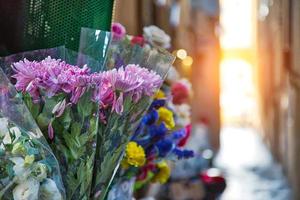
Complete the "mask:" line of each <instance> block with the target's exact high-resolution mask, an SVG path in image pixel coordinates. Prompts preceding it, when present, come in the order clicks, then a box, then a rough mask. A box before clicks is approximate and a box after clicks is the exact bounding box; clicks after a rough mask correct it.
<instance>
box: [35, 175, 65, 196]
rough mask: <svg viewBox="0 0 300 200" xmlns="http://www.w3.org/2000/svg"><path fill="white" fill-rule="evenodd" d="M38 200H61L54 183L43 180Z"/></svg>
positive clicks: (50, 180)
mask: <svg viewBox="0 0 300 200" xmlns="http://www.w3.org/2000/svg"><path fill="white" fill-rule="evenodd" d="M40 199H41V200H62V199H63V198H62V196H61V194H60V191H59V190H58V188H57V186H56V183H55V182H54V181H53V180H52V179H49V178H47V179H45V181H44V182H43V183H42V185H41V187H40Z"/></svg>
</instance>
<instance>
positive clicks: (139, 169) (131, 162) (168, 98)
mask: <svg viewBox="0 0 300 200" xmlns="http://www.w3.org/2000/svg"><path fill="white" fill-rule="evenodd" d="M114 29H115V30H121V31H117V33H118V32H124V31H122V30H124V29H123V28H122V26H121V25H120V24H114V25H113V30H114ZM144 30H145V31H144V32H145V33H144V35H145V36H144V37H128V36H127V38H125V39H124V40H125V42H124V43H123V45H124V46H126V45H128V46H130V45H133V44H135V45H137V46H136V48H137V49H138V48H145V49H151V48H153V46H157V44H163V47H169V46H170V45H169V44H168V42H170V41H169V40H167V41H166V42H163V41H164V40H163V39H161V40H159V42H155V37H154V36H155V35H156V34H155V33H156V32H159V34H157V36H164V35H166V34H165V33H164V32H163V34H162V31H161V30H160V29H158V28H157V27H154V26H151V27H146V28H145V29H144ZM158 30H160V31H158ZM150 33H152V34H153V35H154V36H152V37H151V34H150ZM165 38H168V37H165ZM124 49H126V47H124ZM112 54H113V55H114V56H113V57H115V59H112V60H111V61H110V63H113V62H116V60H118V58H120V57H122V54H126V52H125V53H124V51H119V52H116V51H114V52H112ZM120 55H121V56H120ZM116 63H119V62H118V61H117V62H116ZM163 90H164V91H165V92H163V91H162V90H160V91H158V92H157V93H156V95H155V99H154V102H153V103H152V104H151V106H150V108H149V109H148V111H147V113H146V114H145V115H144V116H143V119H142V121H141V123H140V124H139V126H138V128H137V129H136V131H135V133H134V135H133V136H132V138H131V141H130V142H129V143H128V144H127V146H126V151H125V156H124V158H123V161H122V169H120V170H119V173H118V178H117V179H116V180H115V185H114V187H112V189H111V191H110V193H109V196H108V199H109V200H114V199H118V198H120V197H122V199H131V198H132V192H133V190H132V188H131V187H130V185H133V183H134V182H135V180H137V181H136V183H135V188H136V189H139V188H141V187H142V186H143V185H145V184H147V183H149V182H160V183H162V184H163V183H165V182H166V181H167V180H168V177H169V176H170V168H169V165H168V162H167V161H168V160H176V159H183V158H190V157H192V156H193V151H190V150H186V149H183V148H182V147H183V146H184V144H185V143H186V140H187V138H188V136H189V135H190V131H191V127H190V125H189V123H190V122H188V123H186V122H182V118H181V116H180V115H177V114H176V113H175V110H174V108H175V107H176V106H175V104H173V101H174V100H172V93H173V92H172V89H171V88H170V86H168V84H167V82H166V83H165V84H164V86H163ZM177 96H179V95H177ZM185 98H188V97H185ZM185 100H186V99H185ZM182 101H183V100H182ZM189 117H190V116H189V115H188V118H189ZM184 123H186V124H184ZM124 186H126V187H124ZM126 189H127V190H126Z"/></svg>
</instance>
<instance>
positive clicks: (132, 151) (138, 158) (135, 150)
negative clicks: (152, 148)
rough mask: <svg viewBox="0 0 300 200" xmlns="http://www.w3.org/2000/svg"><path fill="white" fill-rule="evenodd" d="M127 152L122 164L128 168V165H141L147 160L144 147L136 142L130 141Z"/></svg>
mask: <svg viewBox="0 0 300 200" xmlns="http://www.w3.org/2000/svg"><path fill="white" fill-rule="evenodd" d="M125 153H126V154H125V158H124V160H123V162H122V166H123V167H124V168H127V167H128V165H133V166H135V167H141V166H143V165H144V164H145V162H146V156H145V151H144V149H143V147H141V146H140V145H138V144H137V143H136V142H129V143H128V144H127V146H126V151H125ZM127 164H128V165H127Z"/></svg>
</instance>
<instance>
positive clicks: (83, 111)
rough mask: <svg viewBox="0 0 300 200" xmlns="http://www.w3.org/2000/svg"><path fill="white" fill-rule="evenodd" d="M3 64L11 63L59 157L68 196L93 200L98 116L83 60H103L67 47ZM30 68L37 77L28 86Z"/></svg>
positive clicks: (13, 74) (92, 62)
mask: <svg viewBox="0 0 300 200" xmlns="http://www.w3.org/2000/svg"><path fill="white" fill-rule="evenodd" d="M48 56H51V58H50V57H48ZM23 58H26V59H27V60H24V59H23ZM57 59H60V60H57ZM33 61H34V62H33ZM3 63H5V64H6V68H7V69H8V68H9V67H11V65H12V68H13V69H14V70H10V73H11V74H10V75H11V77H13V80H14V81H15V82H16V84H15V87H16V88H17V89H18V90H19V91H20V95H22V98H23V99H24V101H25V103H26V105H27V107H28V108H29V110H30V112H31V113H32V115H33V117H34V119H35V120H36V122H37V124H38V126H39V127H40V129H41V130H42V132H43V135H44V136H45V137H46V138H47V141H48V143H49V145H50V147H51V149H52V151H53V153H54V155H55V156H56V158H57V160H58V162H59V165H60V170H61V174H62V179H63V184H64V186H65V189H66V199H70V200H71V199H89V193H90V188H91V182H92V172H93V165H94V157H95V147H96V135H97V132H98V123H97V122H98V117H99V115H98V103H97V102H94V101H91V99H92V92H91V88H90V87H88V86H87V85H86V83H87V82H88V81H89V74H90V72H89V71H90V70H89V68H87V67H86V66H85V64H88V65H89V66H93V67H94V68H99V66H100V64H99V63H98V62H96V61H95V60H93V59H91V58H89V57H88V56H85V55H83V54H77V53H76V52H73V51H70V50H67V49H65V48H64V47H58V48H53V49H46V50H38V51H33V52H25V53H23V54H17V55H14V56H10V57H7V58H5V59H4V60H3ZM78 66H79V67H78ZM80 67H82V68H80ZM7 72H9V70H7ZM32 73H35V74H33V77H34V79H32V81H31V82H30V83H29V84H27V85H26V84H25V85H24V83H25V82H26V80H27V78H28V77H30V75H32ZM44 79H46V80H44ZM59 81H60V82H63V84H58V82H59ZM40 84H42V85H40Z"/></svg>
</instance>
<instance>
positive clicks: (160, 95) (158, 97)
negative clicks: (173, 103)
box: [154, 90, 166, 99]
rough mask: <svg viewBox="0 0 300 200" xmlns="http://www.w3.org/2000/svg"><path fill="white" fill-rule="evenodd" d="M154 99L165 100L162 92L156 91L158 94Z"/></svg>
mask: <svg viewBox="0 0 300 200" xmlns="http://www.w3.org/2000/svg"><path fill="white" fill-rule="evenodd" d="M154 98H155V99H163V98H166V95H165V93H164V92H163V91H162V90H158V92H157V93H156V94H155V96H154Z"/></svg>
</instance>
